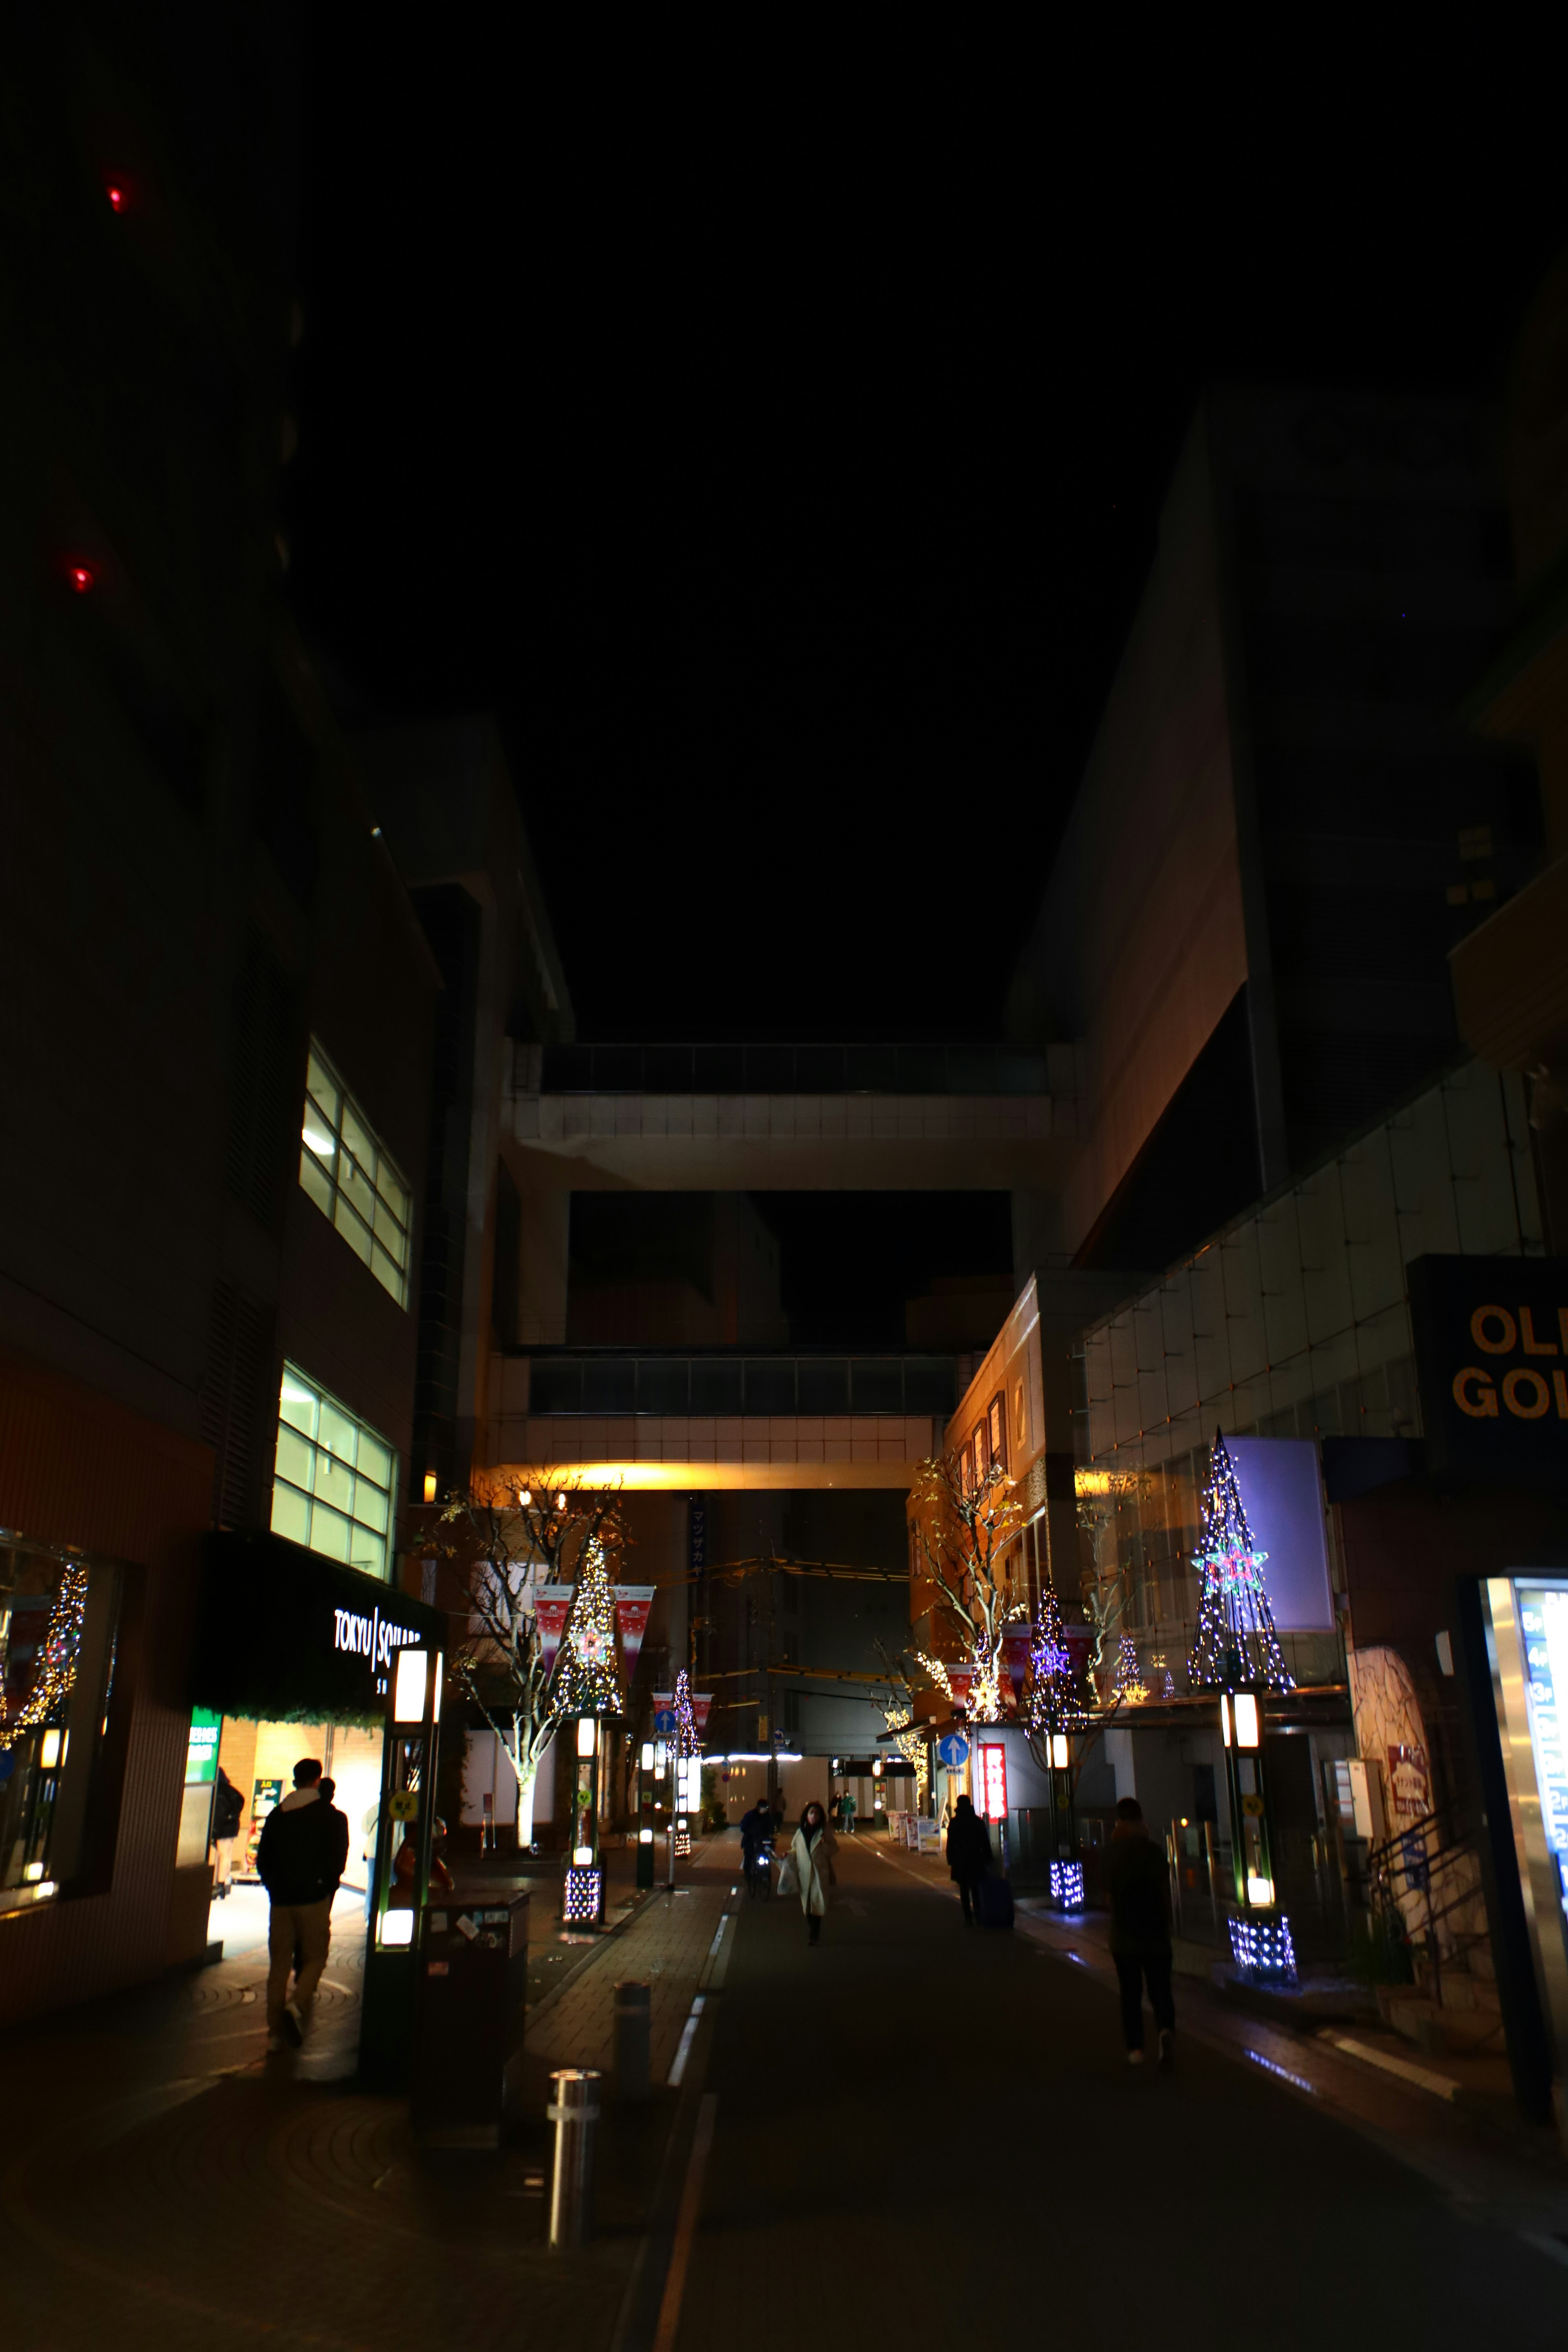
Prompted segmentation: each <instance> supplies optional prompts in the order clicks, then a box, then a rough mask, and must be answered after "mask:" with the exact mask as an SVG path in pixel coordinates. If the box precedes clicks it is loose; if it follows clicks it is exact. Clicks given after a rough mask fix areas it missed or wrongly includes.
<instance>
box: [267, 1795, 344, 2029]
mask: <svg viewBox="0 0 1568 2352" xmlns="http://www.w3.org/2000/svg"><path fill="white" fill-rule="evenodd" d="M320 1783H321V1766H320V1764H319V1763H318V1762H317V1761H316V1760H315V1759H314V1758H313V1757H309V1756H307V1757H304V1758H302V1759H301V1760H300V1762H299V1763H298V1764H296V1765H295V1767H294V1788H293V1792H292V1794H291V1795H289V1796H287V1797H285V1798H284V1800H283V1801H282V1803H281V1804H280V1805H275V1806H274V1807H273V1809H272V1811H271V1812H269V1813H268V1816H267V1820H266V1822H265V1823H264V1824H263V1827H262V1832H261V1842H260V1843H259V1845H258V1847H257V1850H256V1874H257V1876H258V1878H259V1879H260V1881H261V1884H262V1885H263V1886H265V1887H266V1889H267V1892H268V1896H269V1897H270V1899H271V1905H272V1909H271V1916H270V1917H269V1919H268V1927H267V1949H268V1957H269V1959H270V1962H271V1965H270V1967H269V1968H268V1972H267V2047H268V2050H282V2049H285V2048H288V2049H293V2050H298V2048H299V2047H300V2042H303V2040H304V2038H305V2028H306V2026H307V2025H308V2024H309V2022H310V2003H311V2001H312V2000H314V1999H315V1995H316V1987H317V1985H318V1984H319V1983H320V1982H321V1970H322V1969H324V1968H325V1967H326V1965H327V1952H328V1948H329V1947H330V1946H331V1939H332V1928H331V1917H332V1896H333V1895H335V1894H336V1892H337V1885H338V1880H339V1879H340V1878H341V1877H342V1869H343V1861H344V1858H345V1855H346V1853H347V1845H346V1841H345V1840H342V1839H341V1838H340V1835H339V1831H338V1824H339V1822H342V1819H343V1817H342V1814H341V1813H339V1812H337V1811H335V1810H334V1808H333V1807H332V1806H331V1805H325V1804H323V1803H322V1802H321V1786H320ZM345 1827H346V1824H345ZM296 1950H298V1953H299V1962H298V1967H297V1970H296V1974H295V1978H294V1990H293V1991H292V1993H290V1992H289V1969H290V1967H291V1966H292V1965H294V1961H295V1953H296Z"/></svg>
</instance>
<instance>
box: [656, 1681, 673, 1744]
mask: <svg viewBox="0 0 1568 2352" xmlns="http://www.w3.org/2000/svg"><path fill="white" fill-rule="evenodd" d="M678 1723H679V1717H678V1716H677V1714H676V1712H675V1693H674V1692H673V1691H655V1693H654V1695H653V1727H654V1731H655V1733H656V1735H657V1736H658V1738H660V1739H669V1738H673V1737H674V1734H675V1730H676V1727H677V1725H678Z"/></svg>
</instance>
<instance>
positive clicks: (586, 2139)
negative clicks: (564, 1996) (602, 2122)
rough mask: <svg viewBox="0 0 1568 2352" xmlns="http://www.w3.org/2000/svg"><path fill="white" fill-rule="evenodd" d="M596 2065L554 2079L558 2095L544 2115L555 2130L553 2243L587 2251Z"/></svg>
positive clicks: (596, 2118)
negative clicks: (579, 2247) (585, 2247)
mask: <svg viewBox="0 0 1568 2352" xmlns="http://www.w3.org/2000/svg"><path fill="white" fill-rule="evenodd" d="M601 2080H602V2077H601V2075H600V2074H599V2070H598V2068H597V2067H596V2066H563V2068H562V2069H561V2070H560V2072H559V2073H558V2074H552V2076H551V2077H550V2084H551V2088H552V2091H553V2092H554V2094H555V2095H554V2097H553V2098H552V2100H551V2102H550V2105H548V2106H547V2107H546V2108H545V2110H544V2112H545V2114H546V2115H547V2116H549V2118H550V2120H551V2122H552V2124H553V2125H554V2126H555V2175H554V2178H553V2179H552V2182H551V2185H550V2242H551V2244H552V2246H585V2245H586V2244H587V2242H588V2241H589V2239H590V2238H591V2237H592V2236H593V2234H594V2138H595V2133H596V2132H597V2130H598V2127H599V2084H600V2082H601Z"/></svg>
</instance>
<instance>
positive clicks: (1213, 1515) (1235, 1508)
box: [1187, 1430, 1296, 1691]
mask: <svg viewBox="0 0 1568 2352" xmlns="http://www.w3.org/2000/svg"><path fill="white" fill-rule="evenodd" d="M1266 1559H1268V1553H1267V1552H1266V1551H1259V1550H1258V1548H1257V1546H1256V1545H1255V1544H1254V1542H1253V1540H1252V1530H1251V1528H1249V1527H1248V1526H1247V1512H1246V1510H1245V1508H1244V1507H1243V1505H1242V1500H1241V1489H1240V1487H1239V1486H1237V1480H1236V1469H1235V1465H1234V1464H1233V1463H1232V1461H1231V1458H1230V1455H1229V1454H1228V1452H1227V1451H1226V1443H1225V1439H1224V1437H1223V1436H1222V1435H1221V1434H1220V1433H1219V1431H1218V1430H1216V1431H1215V1441H1214V1452H1213V1454H1211V1456H1210V1458H1209V1475H1208V1484H1207V1486H1205V1489H1204V1498H1203V1521H1202V1529H1201V1532H1200V1535H1199V1538H1198V1548H1197V1550H1196V1551H1195V1552H1194V1554H1193V1563H1194V1567H1195V1568H1196V1569H1197V1570H1198V1571H1199V1573H1200V1575H1201V1576H1202V1578H1203V1591H1202V1593H1201V1596H1200V1598H1199V1601H1198V1623H1197V1632H1196V1633H1195V1634H1194V1639H1193V1646H1192V1649H1191V1651H1190V1653H1189V1654H1188V1657H1187V1680H1188V1682H1189V1683H1190V1685H1192V1687H1193V1689H1194V1690H1216V1689H1223V1688H1226V1687H1235V1686H1236V1685H1237V1684H1244V1683H1258V1684H1261V1685H1263V1686H1264V1687H1265V1688H1266V1689H1268V1690H1273V1691H1288V1690H1294V1689H1295V1687H1296V1685H1295V1681H1294V1678H1293V1676H1292V1675H1291V1673H1290V1670H1289V1667H1288V1666H1287V1665H1286V1664H1285V1654H1284V1652H1283V1651H1282V1650H1281V1649H1280V1647H1279V1634H1278V1633H1276V1632H1275V1630H1274V1612H1273V1610H1272V1609H1271V1608H1270V1606H1269V1602H1268V1588H1267V1586H1266V1585H1265V1583H1264V1580H1263V1563H1264V1561H1265V1560H1266Z"/></svg>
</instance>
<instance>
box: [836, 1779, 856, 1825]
mask: <svg viewBox="0 0 1568 2352" xmlns="http://www.w3.org/2000/svg"><path fill="white" fill-rule="evenodd" d="M838 1815H839V1819H840V1820H841V1821H842V1822H843V1823H844V1834H845V1836H846V1837H853V1836H854V1834H855V1791H854V1790H853V1789H846V1790H845V1791H844V1798H843V1801H842V1803H841V1804H840V1806H839V1808H838Z"/></svg>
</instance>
